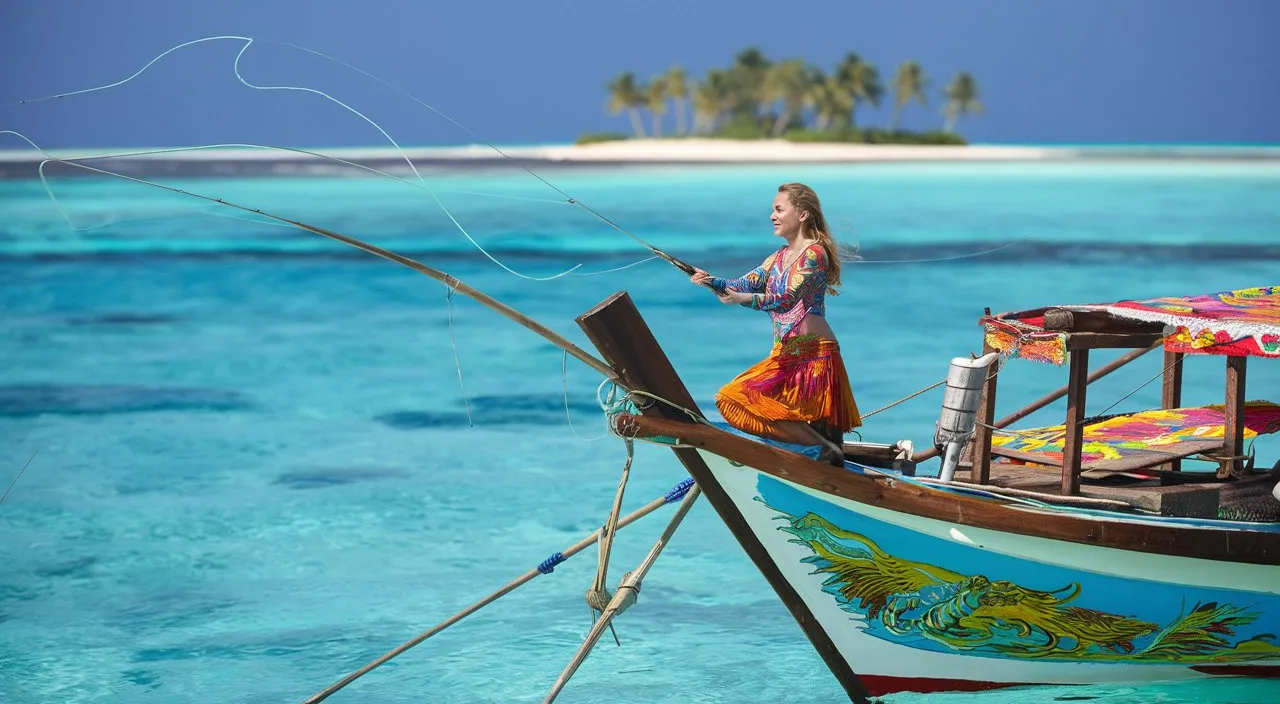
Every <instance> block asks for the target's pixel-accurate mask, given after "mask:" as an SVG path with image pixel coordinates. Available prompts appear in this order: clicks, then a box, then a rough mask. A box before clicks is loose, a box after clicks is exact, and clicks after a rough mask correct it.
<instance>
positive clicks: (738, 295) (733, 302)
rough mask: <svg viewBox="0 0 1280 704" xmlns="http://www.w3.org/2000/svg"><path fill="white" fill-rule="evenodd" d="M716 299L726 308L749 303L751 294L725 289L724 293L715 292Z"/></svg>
mask: <svg viewBox="0 0 1280 704" xmlns="http://www.w3.org/2000/svg"><path fill="white" fill-rule="evenodd" d="M716 298H719V299H720V302H721V303H723V304H725V305H726V306H740V305H742V304H743V303H750V302H751V298H752V294H750V293H743V292H741V291H734V290H733V289H731V288H727V289H725V290H724V291H716Z"/></svg>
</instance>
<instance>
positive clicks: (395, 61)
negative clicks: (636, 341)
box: [0, 0, 1280, 149]
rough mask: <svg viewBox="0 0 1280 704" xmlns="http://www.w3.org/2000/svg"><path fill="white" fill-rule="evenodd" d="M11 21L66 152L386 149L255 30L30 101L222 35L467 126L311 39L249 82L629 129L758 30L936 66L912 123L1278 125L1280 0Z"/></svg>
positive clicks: (41, 123)
mask: <svg viewBox="0 0 1280 704" xmlns="http://www.w3.org/2000/svg"><path fill="white" fill-rule="evenodd" d="M800 8H803V9H800ZM0 20H2V21H0V66H3V71H2V72H0V129H13V130H17V131H20V132H22V133H24V134H26V135H28V136H29V137H31V138H32V139H34V140H35V141H37V142H38V143H40V144H41V146H44V147H48V148H108V147H130V148H132V147H160V146H173V145H190V144H205V143H231V142H240V143H245V142H247V143H255V144H264V143H265V144H275V145H287V146H295V147H307V146H314V147H321V146H329V147H332V146H368V145H385V144H387V141H386V137H385V136H384V135H382V134H380V132H379V131H378V129H376V128H375V127H374V125H372V124H370V123H369V122H367V121H365V120H363V119H361V118H359V117H357V116H356V115H354V114H351V113H349V112H347V111H345V110H343V109H342V108H340V107H339V106H337V105H335V104H333V103H331V102H328V101H326V100H324V99H323V98H321V97H320V96H318V95H316V94H314V93H308V92H303V91H296V90H295V91H285V90H272V91H265V90H253V89H251V88H248V87H246V86H244V85H242V84H240V83H238V82H237V80H236V77H235V75H234V73H233V69H232V66H233V61H234V60H235V57H236V54H237V52H238V51H240V49H241V47H242V46H243V44H244V43H243V42H239V41H218V42H205V43H201V44H197V45H194V46H191V47H188V48H186V49H183V50H181V51H178V52H175V53H173V54H170V55H169V56H168V57H167V58H165V59H164V60H162V61H161V62H159V63H157V64H155V65H154V66H153V67H152V68H151V69H149V70H148V71H146V72H145V73H143V74H142V75H141V76H139V77H138V78H135V79H133V80H132V81H129V82H127V83H125V84H123V85H121V86H119V87H116V88H112V89H109V90H103V91H97V92H93V93H88V94H83V95H77V96H71V97H67V98H61V99H58V100H53V101H46V102H39V103H30V104H16V105H15V104H13V103H16V102H17V101H21V100H26V99H31V98H36V97H41V96H47V95H51V94H57V93H62V92H66V91H73V90H80V89H85V88H90V87H94V86H98V85H103V84H108V83H112V82H116V81H120V80H122V79H124V78H126V77H128V76H129V75H130V74H133V73H134V72H135V71H137V70H138V69H140V68H142V66H143V65H145V64H146V63H147V62H148V61H150V60H151V59H153V58H155V57H156V56H157V55H159V54H161V53H162V52H164V51H166V50H167V49H170V48H171V47H173V46H175V45H177V44H179V43H182V42H186V41H191V40H195V39H199V38H202V37H207V36H214V35H222V34H229V35H241V36H253V37H259V38H261V39H263V40H276V41H284V42H292V43H295V44H299V45H302V46H304V47H306V48H308V49H311V50H314V51H317V52H322V53H323V54H327V55H329V56H332V57H335V58H337V59H340V60H342V61H345V62H347V63H350V64H353V65H355V66H358V67H360V68H362V69H364V70H365V71H368V72H369V73H371V74H373V75H374V76H376V77H377V78H379V79H381V80H383V81H385V82H387V83H390V84H393V85H395V86H397V87H399V88H401V89H403V90H405V91H407V92H408V93H410V94H412V95H413V96H416V97H417V98H419V99H421V100H422V101H424V102H426V103H428V104H430V105H431V106H432V107H433V108H435V109H436V110H439V111H441V112H443V113H445V114H446V115H448V116H449V117H450V118H452V119H453V120H456V121H457V122H458V123H460V124H461V125H462V126H464V127H465V128H466V130H469V131H470V133H468V132H467V131H464V130H463V129H462V128H460V127H457V126H455V125H452V124H450V123H448V122H446V121H445V120H444V119H442V118H441V117H439V116H438V115H437V114H436V113H433V112H432V111H431V110H428V109H426V108H424V107H422V106H420V105H417V104H415V103H413V102H412V101H410V100H409V99H407V98H405V97H403V96H401V95H399V94H397V93H395V92H393V91H391V90H390V89H388V88H386V87H385V86H383V85H381V84H379V83H378V82H376V81H374V80H372V79H370V78H368V77H365V76H362V75H360V74H358V73H355V72H353V71H351V70H349V69H347V68H344V67H342V66H340V65H338V64H336V63H332V62H329V61H326V60H325V59H323V58H321V57H320V56H317V55H314V54H307V53H305V52H302V51H297V50H294V49H288V48H285V47H282V46H279V45H274V44H269V43H264V42H259V43H256V44H254V45H253V46H252V47H250V49H249V50H248V51H247V52H246V53H245V54H244V56H243V58H242V59H241V63H240V71H241V75H242V76H243V77H244V79H245V80H247V81H249V82H251V83H255V84H259V85H291V86H298V87H308V88H312V89H315V90H322V91H327V92H329V93H331V94H332V95H333V96H334V97H335V98H338V99H341V100H343V101H345V102H347V103H348V104H349V105H351V106H352V107H354V108H356V109H358V110H360V111H362V112H364V113H365V114H366V115H367V116H368V117H369V118H370V119H371V120H373V122H374V123H376V124H377V126H378V127H381V128H382V129H383V130H385V131H386V132H387V133H388V134H389V135H390V136H391V137H392V138H393V139H395V140H396V141H397V142H399V143H401V144H403V145H430V144H464V143H472V142H475V141H476V139H475V137H479V138H482V139H484V140H487V141H491V142H496V143H500V144H517V143H526V144H527V143H545V142H566V141H571V140H572V139H573V138H575V137H576V136H577V135H579V134H582V133H585V132H599V131H624V132H625V131H629V130H630V127H629V123H628V121H627V119H626V117H625V116H623V115H619V116H610V115H608V114H607V112H606V111H605V101H606V97H607V93H606V90H605V85H606V84H607V83H608V82H609V80H611V79H612V78H613V77H615V76H616V75H617V74H619V73H621V72H623V71H633V72H635V73H636V74H637V76H638V77H639V78H641V79H647V78H648V77H650V76H652V75H654V74H657V73H660V72H663V71H665V70H666V69H667V67H669V66H670V65H672V64H679V65H681V66H683V67H685V69H686V70H688V71H689V73H690V74H691V75H693V76H695V77H699V76H701V75H702V74H703V73H704V72H705V71H706V70H707V69H709V68H716V67H722V66H727V65H728V64H730V63H731V61H732V59H733V56H734V54H736V53H737V52H738V51H740V50H741V49H743V48H745V47H748V46H754V47H758V48H760V49H761V50H763V51H764V52H765V53H766V54H767V55H768V56H769V57H771V58H773V59H776V60H780V59H786V58H802V59H805V60H807V61H809V62H811V63H813V64H816V65H818V66H820V67H822V68H824V69H827V70H830V69H831V68H832V67H833V66H834V65H835V64H836V62H838V61H839V60H840V58H841V57H843V56H844V55H845V54H846V53H848V52H857V53H858V54H860V55H861V56H863V57H864V58H865V59H867V60H869V61H871V62H873V63H875V64H876V65H877V66H878V67H879V68H880V71H881V73H882V75H883V76H884V77H885V79H886V80H887V79H888V78H889V77H890V76H891V75H892V73H893V70H894V68H895V67H896V66H897V65H898V63H899V62H901V61H904V60H908V59H914V60H916V61H918V62H919V63H920V64H921V65H922V66H923V67H924V70H925V72H926V74H927V75H928V76H929V77H930V85H929V88H928V92H929V104H928V105H927V106H919V105H915V104H913V105H911V106H910V107H909V108H908V109H907V111H906V113H905V114H904V118H903V127H905V128H908V129H936V128H938V127H940V126H941V124H942V117H941V114H940V106H941V100H940V92H941V89H942V88H943V86H945V84H946V82H947V81H948V80H950V78H951V77H952V76H953V75H954V74H955V73H956V72H957V71H968V72H970V73H971V74H972V75H973V76H974V77H975V78H976V79H977V81H978V84H979V86H980V95H981V100H982V103H983V104H984V106H985V108H986V109H985V112H984V114H982V115H977V116H966V117H964V118H962V119H961V120H960V122H959V125H958V131H959V132H960V133H961V134H962V135H964V136H965V137H966V138H968V139H969V140H970V141H973V142H986V143H1042V144H1043V143H1059V144H1060V143H1251V144H1256V143H1280V79H1278V78H1277V76H1280V43H1277V42H1276V41H1275V40H1274V36H1275V28H1277V27H1280V0H963V1H956V0H897V1H896V2H872V1H870V0H807V1H806V2H804V3H784V2H762V1H760V0H677V1H671V0H644V1H643V2H620V1H618V0H543V1H541V2H529V1H528V0H524V1H516V0H509V1H508V0H504V1H501V2H498V1H488V0H467V2H459V1H458V0H450V1H448V2H440V1H438V0H397V1H390V0H361V2H358V3H357V2H354V1H353V0H346V1H343V2H340V1H338V0H215V1H213V2H170V1H162V0H149V1H144V0H115V1H113V2H109V3H108V2H84V1H83V0H6V2H5V3H4V6H3V10H0ZM888 114H889V110H888V109H887V107H882V108H881V109H879V110H862V111H860V112H859V115H858V121H859V123H860V124H865V125H884V124H885V123H886V122H887V120H888ZM668 120H671V116H668ZM671 124H672V123H671V122H670V121H669V122H668V123H667V129H668V130H670V127H671ZM21 146H22V145H21V144H20V143H18V142H17V141H16V140H13V139H12V138H10V137H6V136H0V149H14V148H20V147H21Z"/></svg>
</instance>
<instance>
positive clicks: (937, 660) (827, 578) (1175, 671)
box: [699, 451, 1280, 695]
mask: <svg viewBox="0 0 1280 704" xmlns="http://www.w3.org/2000/svg"><path fill="white" fill-rule="evenodd" d="M699 454H700V455H701V456H702V458H703V460H704V461H705V462H706V464H707V466H708V467H709V468H710V469H711V471H712V473H713V475H714V476H715V478H716V480H717V481H718V483H719V484H720V485H721V486H722V487H723V488H724V490H725V492H726V493H727V494H728V496H729V497H730V498H731V500H732V501H733V503H734V505H735V506H736V508H737V509H738V511H740V512H741V513H742V515H743V517H744V518H745V519H746V522H747V524H748V526H749V527H750V529H751V531H752V532H753V533H754V534H755V537H756V538H757V539H758V540H759V541H760V543H761V544H762V545H763V547H764V548H765V550H766V551H767V553H768V556H769V558H770V560H771V561H772V562H773V563H775V564H776V566H777V567H778V569H779V570H780V571H781V573H782V575H783V576H784V578H785V579H786V581H787V582H788V583H789V584H790V585H791V586H792V588H794V589H795V591H796V592H797V594H798V595H799V597H800V598H801V599H802V600H803V601H804V603H805V605H806V606H807V608H808V609H809V610H810V611H811V613H812V614H813V616H814V617H815V618H816V619H817V620H818V621H819V623H820V624H821V627H822V629H823V630H824V631H825V632H826V633H827V634H828V635H829V636H830V638H831V640H832V642H833V643H834V644H835V646H836V648H837V649H838V650H839V652H840V654H841V655H842V656H843V658H844V659H845V661H846V662H847V663H849V665H850V666H851V668H852V669H853V670H854V671H855V672H857V673H858V676H859V678H860V679H861V680H862V682H863V684H864V685H865V686H866V688H867V689H868V690H869V692H870V693H871V694H873V695H876V694H883V693H887V692H892V691H903V690H907V691H940V690H966V689H969V690H972V689H984V688H991V687H1000V686H1010V685H1017V684H1084V683H1100V682H1144V681H1164V680H1178V679H1186V678H1196V677H1209V676H1219V675H1232V674H1240V675H1252V676H1280V643H1278V642H1276V639H1275V637H1274V635H1270V634H1280V567H1277V566H1274V565H1264V564H1253V563H1245V562H1220V561H1214V560H1206V559H1195V558H1187V557H1176V556H1169V555H1163V554H1159V553H1155V552H1139V551H1131V550H1122V549H1116V548H1108V547H1100V546H1095V545H1088V544H1084V543H1079V542H1067V541H1061V540H1053V539H1048V538H1043V537H1035V536H1029V535H1021V534H1018V533H1013V532H1005V531H996V530H988V529H983V528H975V527H972V526H966V525H960V524H957V523H951V522H948V521H942V520H937V519H932V518H926V517H922V516H917V515H912V514H908V513H903V512H900V511H893V510H887V509H884V508H879V507H877V506H874V505H871V504H868V503H861V502H858V501H852V500H849V499H845V498H842V497H839V496H835V495H832V494H826V493H823V492H820V491H817V490H814V489H811V488H808V487H805V486H801V485H799V484H795V483H792V482H789V481H786V480H783V479H780V478H777V477H775V476H771V475H770V474H767V473H764V472H761V471H759V470H756V469H754V468H752V467H750V466H742V465H737V464H736V463H730V462H729V461H727V460H726V459H724V458H723V457H721V456H719V455H716V454H714V453H711V452H706V451H700V452H699ZM832 471H840V470H832ZM1041 510H1042V509H1037V508H1030V507H1029V508H1027V509H1026V513H1027V516H1026V520H1027V521H1029V522H1030V521H1035V520H1037V513H1038V512H1039V511H1041ZM1111 520H1114V518H1112V519H1111ZM1186 530H1188V531H1193V530H1204V528H1197V527H1195V526H1187V527H1186Z"/></svg>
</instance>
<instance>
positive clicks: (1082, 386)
mask: <svg viewBox="0 0 1280 704" xmlns="http://www.w3.org/2000/svg"><path fill="white" fill-rule="evenodd" d="M1069 363H1070V365H1071V369H1070V371H1069V372H1068V375H1067V376H1068V379H1067V387H1068V388H1067V422H1066V437H1065V438H1064V439H1063V442H1062V493H1063V494H1065V495H1067V496H1074V495H1075V494H1077V493H1079V492H1080V449H1081V445H1082V443H1083V440H1084V402H1085V390H1086V389H1087V388H1088V377H1089V350H1087V349H1084V350H1075V351H1073V352H1072V353H1071V360H1070V362H1069Z"/></svg>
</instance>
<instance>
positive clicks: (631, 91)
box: [608, 71, 645, 138]
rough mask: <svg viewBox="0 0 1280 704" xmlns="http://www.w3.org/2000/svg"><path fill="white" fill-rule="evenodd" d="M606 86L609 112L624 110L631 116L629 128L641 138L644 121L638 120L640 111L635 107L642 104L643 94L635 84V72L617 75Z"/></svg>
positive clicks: (615, 113)
mask: <svg viewBox="0 0 1280 704" xmlns="http://www.w3.org/2000/svg"><path fill="white" fill-rule="evenodd" d="M608 88H609V114H610V115H617V114H618V113H620V112H622V111H623V110H626V111H627V117H629V118H631V129H633V130H634V131H635V133H636V137H640V138H643V137H644V136H645V134H644V123H643V122H641V121H640V113H639V112H638V111H637V110H636V108H637V107H639V106H640V105H642V104H643V102H644V96H642V95H641V94H640V88H639V86H637V85H636V77H635V74H633V73H631V72H630V71H627V72H626V73H623V74H621V75H619V76H618V77H617V78H615V79H613V80H612V81H610V82H609V86H608Z"/></svg>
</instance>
